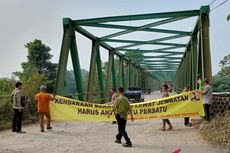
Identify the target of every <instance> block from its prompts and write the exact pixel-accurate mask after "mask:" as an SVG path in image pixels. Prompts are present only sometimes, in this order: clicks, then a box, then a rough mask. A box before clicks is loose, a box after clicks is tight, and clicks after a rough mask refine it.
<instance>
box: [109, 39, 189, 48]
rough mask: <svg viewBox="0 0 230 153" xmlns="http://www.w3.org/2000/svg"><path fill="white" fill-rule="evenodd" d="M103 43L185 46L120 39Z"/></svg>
mask: <svg viewBox="0 0 230 153" xmlns="http://www.w3.org/2000/svg"><path fill="white" fill-rule="evenodd" d="M105 42H115V43H135V44H143V43H144V44H148V45H149V44H151V45H164V46H176V47H186V46H187V44H178V43H164V42H145V41H137V40H120V39H106V40H105Z"/></svg>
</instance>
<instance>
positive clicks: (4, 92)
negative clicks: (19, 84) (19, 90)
mask: <svg viewBox="0 0 230 153" xmlns="http://www.w3.org/2000/svg"><path fill="white" fill-rule="evenodd" d="M14 84H15V80H14V79H13V78H12V79H1V80H0V96H8V95H11V92H12V90H13V89H14Z"/></svg>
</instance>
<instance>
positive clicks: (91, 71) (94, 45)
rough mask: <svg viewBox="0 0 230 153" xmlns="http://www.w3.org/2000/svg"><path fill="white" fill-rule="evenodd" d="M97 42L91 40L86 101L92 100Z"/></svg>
mask: <svg viewBox="0 0 230 153" xmlns="http://www.w3.org/2000/svg"><path fill="white" fill-rule="evenodd" d="M98 48H99V44H97V43H95V42H93V43H92V51H91V60H90V69H89V81H88V91H87V93H88V94H87V101H89V102H92V100H93V92H94V91H93V85H94V78H95V72H96V61H97V54H98V50H99V49H98Z"/></svg>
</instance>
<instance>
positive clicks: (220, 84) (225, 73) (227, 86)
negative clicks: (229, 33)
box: [213, 55, 230, 92]
mask: <svg viewBox="0 0 230 153" xmlns="http://www.w3.org/2000/svg"><path fill="white" fill-rule="evenodd" d="M219 64H220V67H221V70H220V71H219V72H218V75H215V76H213V90H214V91H215V92H230V55H227V56H225V57H224V58H223V60H221V61H220V63H219Z"/></svg>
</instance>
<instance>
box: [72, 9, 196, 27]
mask: <svg viewBox="0 0 230 153" xmlns="http://www.w3.org/2000/svg"><path fill="white" fill-rule="evenodd" d="M199 13H200V11H199V10H189V11H178V12H165V13H151V14H141V15H125V16H114V17H104V18H94V19H83V20H75V21H74V24H75V25H86V24H93V23H103V22H118V21H130V20H146V19H159V18H170V17H182V16H184V17H192V16H197V15H199Z"/></svg>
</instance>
